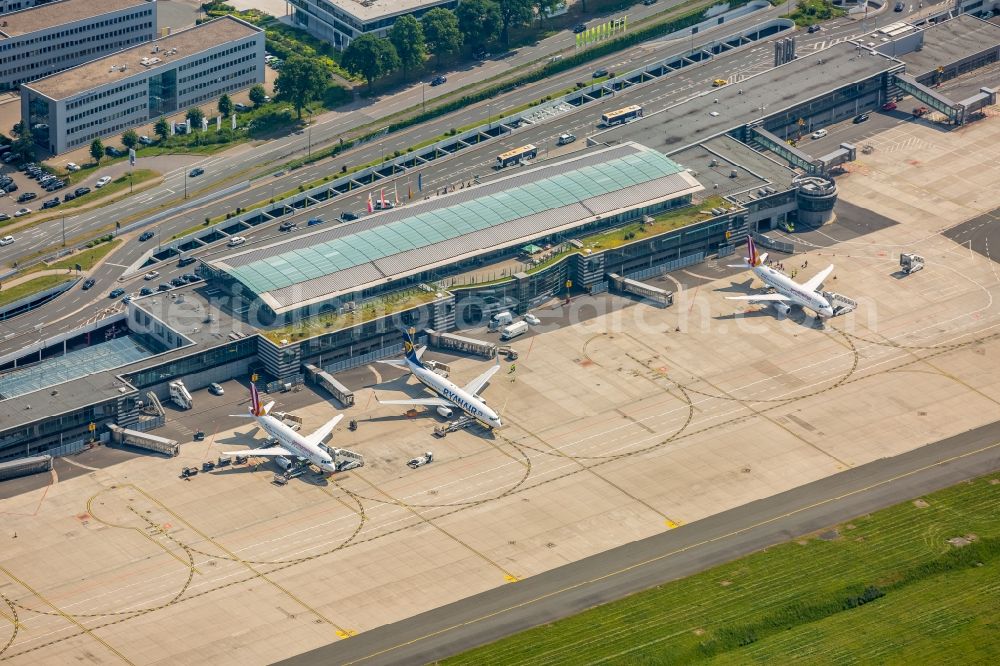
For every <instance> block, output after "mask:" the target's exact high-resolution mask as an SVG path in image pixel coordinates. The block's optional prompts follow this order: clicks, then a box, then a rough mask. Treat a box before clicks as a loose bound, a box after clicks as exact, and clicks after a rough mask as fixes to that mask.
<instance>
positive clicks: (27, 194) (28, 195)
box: [17, 192, 38, 203]
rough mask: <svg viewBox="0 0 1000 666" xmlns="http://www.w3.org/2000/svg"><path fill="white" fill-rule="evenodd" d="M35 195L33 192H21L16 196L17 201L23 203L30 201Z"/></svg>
mask: <svg viewBox="0 0 1000 666" xmlns="http://www.w3.org/2000/svg"><path fill="white" fill-rule="evenodd" d="M37 197H38V195H37V194H35V193H34V192H22V193H21V196H19V197H18V198H17V203H24V202H25V201H31V200H32V199H35V198H37Z"/></svg>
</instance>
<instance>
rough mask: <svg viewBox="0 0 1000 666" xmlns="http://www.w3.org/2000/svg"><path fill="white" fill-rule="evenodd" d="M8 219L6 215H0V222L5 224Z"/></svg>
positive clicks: (8, 216)
mask: <svg viewBox="0 0 1000 666" xmlns="http://www.w3.org/2000/svg"><path fill="white" fill-rule="evenodd" d="M9 219H10V215H8V214H7V213H0V222H6V221H7V220H9Z"/></svg>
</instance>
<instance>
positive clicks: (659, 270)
mask: <svg viewBox="0 0 1000 666" xmlns="http://www.w3.org/2000/svg"><path fill="white" fill-rule="evenodd" d="M703 261H705V253H704V252H696V253H695V254H689V255H688V256H686V257H681V258H680V259H673V260H671V261H668V262H665V263H662V264H657V265H655V266H650V267H649V268H642V269H640V270H637V271H632V272H631V273H626V274H625V277H627V278H629V279H630V280H647V279H649V278H651V277H659V276H660V275H663V274H664V273H669V272H670V271H676V270H679V269H681V268H685V267H687V266H692V265H694V264H700V263H701V262H703Z"/></svg>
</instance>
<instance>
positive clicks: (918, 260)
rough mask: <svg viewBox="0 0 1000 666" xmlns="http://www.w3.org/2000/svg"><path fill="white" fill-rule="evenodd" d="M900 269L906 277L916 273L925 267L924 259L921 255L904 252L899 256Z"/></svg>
mask: <svg viewBox="0 0 1000 666" xmlns="http://www.w3.org/2000/svg"><path fill="white" fill-rule="evenodd" d="M899 267H900V268H901V269H902V271H903V273H905V274H906V275H909V274H910V273H916V272H917V271H919V270H920V269H922V268H923V267H924V258H923V257H921V256H920V255H919V254H912V253H908V252H904V253H903V254H901V255H899Z"/></svg>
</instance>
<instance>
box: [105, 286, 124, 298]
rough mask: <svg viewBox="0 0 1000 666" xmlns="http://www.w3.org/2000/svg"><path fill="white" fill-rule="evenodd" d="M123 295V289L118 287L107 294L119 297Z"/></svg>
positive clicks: (109, 296)
mask: <svg viewBox="0 0 1000 666" xmlns="http://www.w3.org/2000/svg"><path fill="white" fill-rule="evenodd" d="M124 295H125V290H124V289H122V288H121V287H119V288H118V289H114V290H112V292H111V293H110V294H108V298H120V297H122V296H124Z"/></svg>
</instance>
